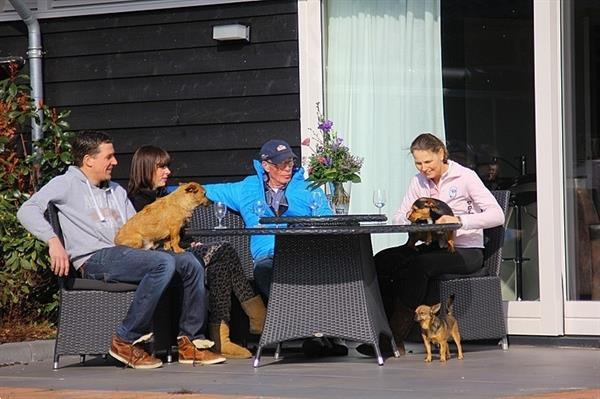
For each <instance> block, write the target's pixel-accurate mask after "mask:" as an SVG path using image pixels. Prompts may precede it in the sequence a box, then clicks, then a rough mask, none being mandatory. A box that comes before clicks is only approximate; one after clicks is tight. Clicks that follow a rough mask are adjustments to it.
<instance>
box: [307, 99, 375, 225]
mask: <svg viewBox="0 0 600 399" xmlns="http://www.w3.org/2000/svg"><path fill="white" fill-rule="evenodd" d="M317 116H318V120H319V124H318V126H317V129H318V130H317V131H313V140H311V138H306V139H305V140H304V141H302V145H305V146H308V147H309V148H311V150H312V154H311V155H310V156H309V157H308V159H307V160H306V162H305V165H306V167H307V171H308V178H307V179H308V180H309V181H310V182H311V187H319V186H324V189H325V194H326V195H327V199H328V200H329V202H330V205H331V207H332V209H333V211H334V213H336V214H347V213H348V206H349V204H350V193H351V187H352V186H351V183H360V169H361V167H362V165H363V158H360V157H357V156H355V155H352V154H351V153H350V149H349V148H348V146H347V145H346V144H344V140H343V139H342V138H341V137H339V135H338V133H337V131H336V130H334V129H333V122H332V121H331V120H329V119H327V118H326V117H325V116H324V115H323V114H322V113H321V110H320V107H319V103H317ZM311 130H312V129H311ZM311 141H314V142H312V143H311Z"/></svg>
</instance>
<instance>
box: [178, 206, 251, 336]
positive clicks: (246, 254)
mask: <svg viewBox="0 0 600 399" xmlns="http://www.w3.org/2000/svg"><path fill="white" fill-rule="evenodd" d="M217 223H218V222H217V218H216V216H215V209H214V205H210V206H208V207H205V206H199V207H197V208H196V209H195V210H194V213H193V214H192V217H191V219H190V221H189V222H188V227H189V228H190V229H193V230H203V229H212V228H213V227H214V226H216V225H217ZM223 224H224V225H225V226H227V227H231V228H244V226H245V224H244V220H243V219H242V217H241V216H240V214H239V213H237V212H235V211H232V210H228V212H227V215H225V218H224V219H223ZM192 238H193V239H194V241H198V242H202V243H211V242H223V241H227V242H229V243H230V244H231V245H232V246H233V247H234V248H235V250H236V252H237V253H238V256H239V258H240V261H241V263H242V267H243V269H244V274H245V275H246V278H247V279H248V281H250V282H251V283H252V282H253V281H254V275H253V270H254V262H253V260H252V254H251V253H250V237H249V236H247V235H231V236H225V237H223V236H219V237H215V236H194V237H192ZM229 327H230V333H229V335H230V337H231V339H233V340H234V341H235V342H240V343H242V344H244V345H245V344H247V343H248V338H249V337H250V333H249V330H248V316H247V315H246V314H245V313H244V311H243V310H242V307H241V305H240V303H239V301H238V300H237V298H236V297H235V296H233V295H232V300H231V320H230V326H229Z"/></svg>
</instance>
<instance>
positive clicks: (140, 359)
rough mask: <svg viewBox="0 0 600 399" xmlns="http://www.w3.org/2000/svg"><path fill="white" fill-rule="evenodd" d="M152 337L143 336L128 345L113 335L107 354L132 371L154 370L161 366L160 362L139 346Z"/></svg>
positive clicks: (150, 335) (149, 335)
mask: <svg viewBox="0 0 600 399" xmlns="http://www.w3.org/2000/svg"><path fill="white" fill-rule="evenodd" d="M150 337H152V334H148V335H144V336H142V337H141V338H140V339H138V340H137V341H135V342H133V343H130V342H126V341H123V340H122V339H121V338H119V337H117V336H116V335H113V337H112V341H111V343H110V349H109V350H108V353H110V355H111V356H112V357H114V358H115V359H117V360H118V361H120V362H121V363H124V364H126V365H127V366H129V367H131V368H134V369H155V368H157V367H161V366H162V362H161V361H160V360H159V359H157V358H155V357H154V356H152V355H151V354H149V353H148V352H146V351H145V350H144V349H143V348H142V346H141V344H142V343H143V342H145V341H147V340H148V339H150Z"/></svg>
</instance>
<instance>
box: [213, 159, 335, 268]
mask: <svg viewBox="0 0 600 399" xmlns="http://www.w3.org/2000/svg"><path fill="white" fill-rule="evenodd" d="M254 169H255V170H256V174H255V175H251V176H248V177H246V178H245V179H244V180H242V181H240V182H237V183H220V184H207V185H205V186H204V188H205V189H206V196H207V197H208V198H209V199H210V200H211V201H214V202H217V201H220V202H223V203H225V204H226V205H227V206H228V207H229V208H230V209H233V210H235V211H237V212H239V213H240V214H241V215H242V218H243V219H244V223H245V224H246V226H255V225H257V224H258V216H257V215H256V214H255V213H254V211H253V209H252V208H253V205H254V203H255V202H256V201H257V200H259V199H261V200H263V201H265V202H266V199H265V171H264V169H263V168H262V165H261V164H260V162H259V161H257V160H254ZM308 186H309V182H308V181H306V180H305V179H304V170H303V169H302V168H298V169H297V170H296V171H295V172H294V174H293V175H292V179H291V180H290V182H289V183H288V185H287V187H286V189H285V196H286V198H287V202H288V209H287V211H286V212H285V213H284V214H283V215H282V216H307V215H310V213H311V209H310V192H311V190H310V189H309V188H308ZM317 190H321V189H320V188H318V189H317ZM321 191H322V190H321ZM323 198H325V195H323ZM316 214H317V215H331V209H330V208H329V205H328V204H327V201H325V200H323V203H322V204H321V207H320V208H319V209H317V210H316ZM268 216H275V213H274V212H273V210H272V209H271V208H270V207H267V210H266V212H265V214H264V217H268ZM274 248H275V236H272V235H255V236H252V237H251V238H250V251H251V252H252V257H253V258H254V260H255V261H256V260H257V259H259V258H262V257H265V256H273V252H274Z"/></svg>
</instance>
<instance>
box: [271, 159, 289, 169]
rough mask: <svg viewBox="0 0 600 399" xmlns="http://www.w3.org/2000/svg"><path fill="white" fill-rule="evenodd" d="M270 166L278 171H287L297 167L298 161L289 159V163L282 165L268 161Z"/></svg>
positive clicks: (285, 162) (282, 163)
mask: <svg viewBox="0 0 600 399" xmlns="http://www.w3.org/2000/svg"><path fill="white" fill-rule="evenodd" d="M266 162H267V163H268V164H270V165H273V166H274V167H275V168H276V169H277V170H285V169H289V168H291V169H293V168H294V166H296V161H295V160H293V159H288V160H287V161H284V162H281V163H273V162H271V161H266Z"/></svg>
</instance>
